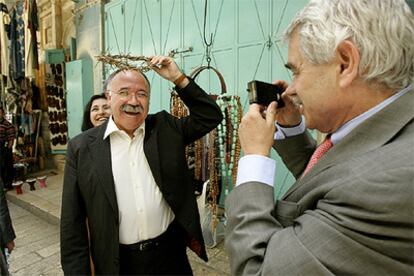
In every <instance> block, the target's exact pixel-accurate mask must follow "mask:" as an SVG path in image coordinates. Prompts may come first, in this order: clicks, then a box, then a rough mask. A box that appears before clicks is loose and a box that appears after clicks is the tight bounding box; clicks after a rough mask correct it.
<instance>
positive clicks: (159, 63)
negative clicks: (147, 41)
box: [148, 56, 182, 82]
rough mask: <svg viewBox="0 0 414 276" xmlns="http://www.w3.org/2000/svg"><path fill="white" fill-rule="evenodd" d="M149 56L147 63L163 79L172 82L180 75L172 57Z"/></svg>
mask: <svg viewBox="0 0 414 276" xmlns="http://www.w3.org/2000/svg"><path fill="white" fill-rule="evenodd" d="M149 58H150V61H148V64H149V65H150V66H151V68H152V69H153V70H154V71H155V72H157V73H158V74H159V75H160V76H161V77H163V78H164V79H166V80H169V81H171V82H173V81H175V80H176V79H178V78H179V77H180V76H181V74H182V73H181V71H180V68H178V65H177V64H176V63H175V61H174V60H173V59H172V58H170V57H165V56H151V57H149Z"/></svg>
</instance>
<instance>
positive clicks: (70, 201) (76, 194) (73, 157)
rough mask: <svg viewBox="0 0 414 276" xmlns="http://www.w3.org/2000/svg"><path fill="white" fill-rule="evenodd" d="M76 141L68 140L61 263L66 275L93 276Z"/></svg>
mask: <svg viewBox="0 0 414 276" xmlns="http://www.w3.org/2000/svg"><path fill="white" fill-rule="evenodd" d="M75 141H76V140H71V141H69V144H68V150H67V155H66V164H65V174H64V183H63V193H62V210H61V221H60V248H61V262H62V269H63V271H64V273H65V275H85V274H88V275H90V274H91V271H90V259H89V241H88V234H87V228H86V211H85V204H84V201H83V198H82V196H81V193H80V190H79V186H78V181H77V179H78V177H79V176H78V171H77V162H78V156H77V152H76V150H75V149H74V144H75V143H73V142H75Z"/></svg>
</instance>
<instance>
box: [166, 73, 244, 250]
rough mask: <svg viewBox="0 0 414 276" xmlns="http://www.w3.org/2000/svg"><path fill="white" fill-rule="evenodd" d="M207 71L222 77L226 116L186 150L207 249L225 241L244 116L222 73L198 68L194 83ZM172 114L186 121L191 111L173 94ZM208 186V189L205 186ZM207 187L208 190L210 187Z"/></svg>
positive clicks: (222, 103)
mask: <svg viewBox="0 0 414 276" xmlns="http://www.w3.org/2000/svg"><path fill="white" fill-rule="evenodd" d="M204 70H212V71H213V72H214V73H215V74H216V75H217V76H218V78H219V80H220V85H221V94H220V95H214V94H213V95H211V97H213V98H214V99H216V103H217V104H218V106H219V107H220V110H221V112H222V114H223V121H222V122H221V123H220V124H219V125H218V127H217V128H216V129H214V130H212V131H211V132H210V133H209V134H207V135H206V136H204V137H203V138H201V139H199V140H197V141H195V142H194V143H192V144H190V145H188V146H187V147H186V156H187V165H188V168H189V170H190V172H191V175H192V177H193V178H194V182H195V190H196V192H198V193H196V194H197V195H199V194H200V193H201V191H202V190H204V191H205V192H203V193H201V199H199V201H201V206H200V208H201V209H203V210H200V213H201V214H203V215H202V218H201V219H202V230H203V237H204V241H205V244H206V246H207V247H215V246H216V245H217V244H218V242H220V241H221V240H222V239H223V238H224V228H225V216H224V201H225V198H226V196H227V195H228V193H229V192H230V191H231V190H232V189H233V186H234V184H235V181H236V174H237V163H238V160H239V158H240V141H239V138H238V126H239V124H240V121H241V117H242V106H241V103H240V98H239V97H238V96H235V95H230V94H227V90H226V84H225V82H224V78H223V76H222V75H221V73H220V72H219V71H218V70H217V69H215V68H213V67H211V66H200V67H197V68H196V69H195V70H193V72H192V73H191V74H190V75H189V77H190V78H193V79H194V80H195V79H196V78H197V76H198V75H199V74H200V73H201V72H202V71H204ZM170 109H171V114H172V115H174V116H176V117H179V118H182V117H185V116H187V115H188V108H187V107H186V106H185V105H184V103H183V102H182V101H181V100H180V98H179V96H178V94H177V93H176V92H175V91H173V93H172V96H171V101H170ZM203 184H204V187H203ZM206 186H207V187H206Z"/></svg>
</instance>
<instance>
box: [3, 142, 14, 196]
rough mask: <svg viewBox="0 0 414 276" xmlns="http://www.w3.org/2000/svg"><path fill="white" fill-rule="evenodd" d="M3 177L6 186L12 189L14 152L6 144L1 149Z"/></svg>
mask: <svg viewBox="0 0 414 276" xmlns="http://www.w3.org/2000/svg"><path fill="white" fill-rule="evenodd" d="M0 164H1V179H3V184H4V188H7V189H11V188H12V182H13V152H12V150H11V149H9V148H8V147H6V146H2V147H1V149H0Z"/></svg>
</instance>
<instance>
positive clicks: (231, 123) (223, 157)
mask: <svg viewBox="0 0 414 276" xmlns="http://www.w3.org/2000/svg"><path fill="white" fill-rule="evenodd" d="M216 102H217V104H218V106H219V107H220V110H221V112H222V114H223V121H222V122H221V123H220V124H219V125H218V127H217V141H218V161H219V162H218V163H219V164H218V173H219V176H220V179H221V192H220V198H219V204H220V207H224V200H225V198H226V196H227V195H228V193H229V192H230V191H231V190H232V189H233V186H234V183H235V182H236V174H237V162H238V159H239V157H240V141H239V138H238V128H239V123H240V120H241V113H242V112H241V104H240V99H239V97H238V96H231V95H226V94H223V95H220V96H218V97H217V101H216Z"/></svg>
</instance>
